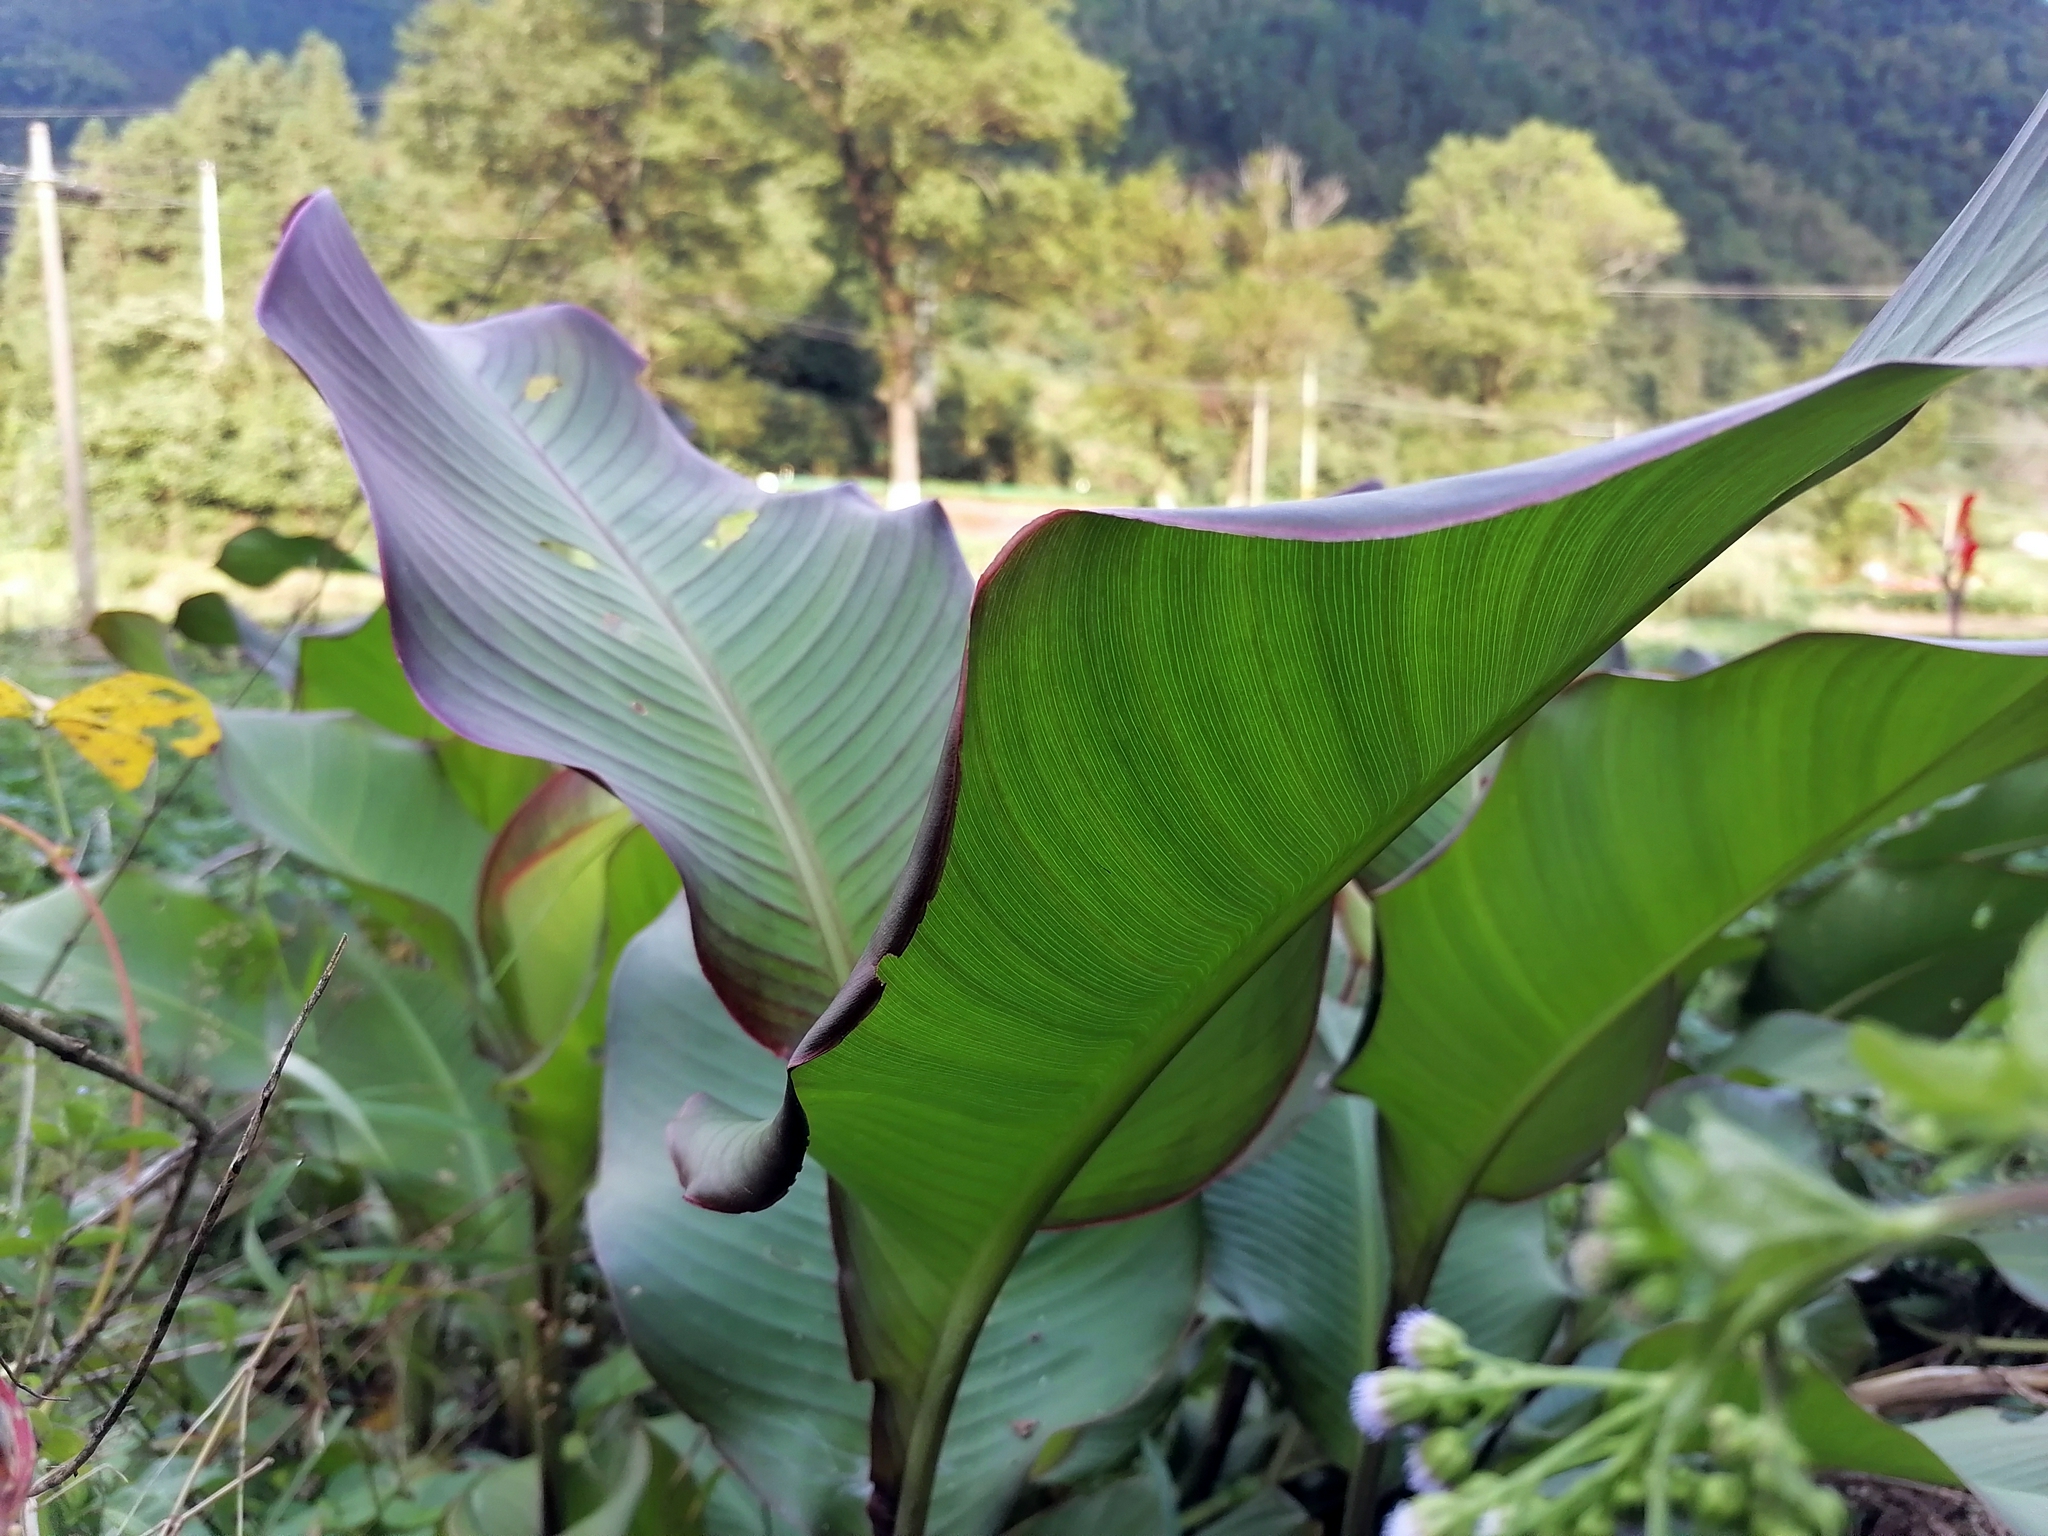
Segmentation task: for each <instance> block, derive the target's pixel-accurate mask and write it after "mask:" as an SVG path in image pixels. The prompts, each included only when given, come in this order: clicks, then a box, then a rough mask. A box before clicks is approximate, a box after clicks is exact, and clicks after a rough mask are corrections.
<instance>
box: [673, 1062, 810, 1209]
mask: <svg viewBox="0 0 2048 1536" xmlns="http://www.w3.org/2000/svg"><path fill="white" fill-rule="evenodd" d="M664 1139H665V1140H666V1141H667V1143H668V1155H669V1161H670V1162H672V1163H674V1164H675V1170H676V1177H677V1178H678V1179H679V1180H681V1181H682V1186H683V1198H684V1199H685V1200H687V1201H689V1202H690V1204H692V1205H701V1206H703V1207H704V1208H705V1209H706V1210H709V1211H724V1212H727V1213H728V1214H735V1215H737V1214H740V1213H743V1212H747V1211H765V1210H766V1209H768V1207H769V1206H771V1205H773V1204H775V1202H776V1201H778V1200H780V1199H781V1198H782V1197H783V1196H784V1195H786V1194H788V1193H789V1189H790V1186H791V1185H792V1184H794V1183H795V1182H796V1176H797V1174H798V1173H799V1172H801V1171H802V1169H803V1166H804V1151H805V1148H806V1147H808V1146H809V1144H810V1125H809V1122H807V1121H806V1120H805V1118H804V1111H803V1106H802V1105H800V1104H799V1103H797V1099H796V1094H795V1092H794V1091H793V1090H789V1089H785V1090H784V1093H783V1098H782V1108H781V1110H780V1111H778V1112H777V1113H776V1114H774V1115H772V1116H770V1117H769V1118H768V1119H766V1120H762V1119H759V1118H757V1117H756V1116H753V1115H744V1114H741V1113H740V1112H739V1111H738V1110H736V1109H734V1108H732V1107H731V1106H730V1105H728V1104H725V1103H722V1102H721V1101H719V1100H718V1099H715V1098H713V1097H712V1096H711V1095H710V1094H708V1093H693V1094H691V1095H690V1097H689V1098H687V1099H685V1100H684V1101H683V1107H682V1108H681V1109H679V1110H677V1111H676V1112H675V1116H674V1118H672V1119H671V1120H670V1121H669V1123H668V1129H667V1131H666V1132H665V1133H664Z"/></svg>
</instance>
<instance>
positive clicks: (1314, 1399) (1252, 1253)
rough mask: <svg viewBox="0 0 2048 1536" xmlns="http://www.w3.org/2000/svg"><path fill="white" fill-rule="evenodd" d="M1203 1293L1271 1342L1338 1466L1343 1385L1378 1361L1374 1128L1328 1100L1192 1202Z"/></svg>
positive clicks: (1363, 1109) (1294, 1400) (1380, 1302)
mask: <svg viewBox="0 0 2048 1536" xmlns="http://www.w3.org/2000/svg"><path fill="white" fill-rule="evenodd" d="M1202 1222H1203V1230H1204V1232H1205V1234H1206V1236H1207V1250H1208V1254H1207V1257H1208V1271H1209V1283H1210V1284H1212V1285H1214V1286H1215V1287H1216V1289H1217V1290H1219V1291H1221V1292H1222V1293H1223V1294H1224V1295H1225V1296H1226V1297H1228V1298H1229V1299H1230V1300H1231V1302H1232V1303H1233V1304H1234V1305H1235V1306H1236V1307H1237V1308H1238V1310H1239V1311H1240V1312H1242V1313H1243V1314H1244V1316H1245V1318H1246V1320H1247V1321H1249V1322H1250V1323H1251V1324H1252V1326H1253V1327H1255V1328H1257V1329H1258V1330H1259V1332H1260V1333H1262V1334H1263V1335H1265V1337H1266V1338H1267V1340H1268V1341H1270V1342H1271V1344H1272V1346H1273V1350H1274V1355H1275V1359H1276V1363H1277V1364H1278V1367H1279V1370H1280V1375H1281V1379H1282V1381H1283V1382H1284V1383H1285V1385H1286V1389H1287V1396H1288V1401H1289V1402H1290V1403H1291V1404H1292V1406H1293V1408H1294V1411H1295V1412H1296V1414H1298V1415H1299V1416H1300V1418H1301V1420H1302V1422H1303V1423H1305V1424H1307V1425H1308V1427H1309V1428H1310V1429H1311V1430H1312V1431H1313V1432H1314V1434H1315V1436H1316V1439H1317V1441H1318V1442H1319V1443H1320V1444H1321V1446H1322V1447H1323V1451H1324V1454H1325V1455H1327V1456H1329V1457H1330V1458H1331V1459H1332V1460H1333V1461H1337V1462H1339V1463H1342V1464H1347V1465H1348V1464H1349V1463H1350V1462H1351V1461H1352V1460H1353V1459H1354V1458H1355V1457H1356V1455H1357V1453H1358V1431H1357V1429H1356V1428H1355V1427H1354V1426H1353V1424H1352V1422H1351V1412H1350V1409H1349V1408H1348V1407H1347V1406H1346V1400H1347V1397H1348V1395H1349V1393H1350V1390H1351V1382H1352V1378H1354V1377H1355V1376H1357V1375H1358V1373H1359V1372H1360V1371H1366V1370H1370V1369H1372V1368H1373V1366H1374V1365H1376V1364H1377V1363H1378V1354H1379V1341H1380V1335H1381V1333H1382V1332H1383V1330H1384V1327H1385V1322H1386V1317H1385V1314H1386V1301H1387V1279H1388V1254H1387V1238H1386V1218H1385V1216H1384V1214H1383V1213H1382V1211H1381V1209H1380V1169H1379V1124H1378V1120H1377V1118H1376V1116H1375V1115H1374V1113H1373V1107H1372V1105H1371V1104H1370V1103H1368V1102H1367V1101H1366V1100H1364V1099H1358V1098H1353V1097H1350V1096H1349V1095H1343V1096H1339V1097H1338V1098H1336V1099H1333V1100H1331V1101H1330V1102H1329V1103H1327V1104H1325V1105H1324V1106H1323V1107H1322V1108H1321V1109H1320V1110H1318V1111H1317V1112H1316V1114H1315V1116H1314V1118H1313V1119H1311V1120H1310V1121H1309V1122H1308V1124H1307V1125H1305V1126H1303V1127H1302V1129H1301V1130H1300V1131H1299V1132H1298V1133H1297V1134H1296V1135H1295V1137H1294V1139H1293V1140H1292V1141H1290V1142H1289V1143H1288V1144H1287V1145H1286V1146H1284V1147H1282V1148H1281V1149H1280V1150H1279V1151H1278V1152H1276V1153H1274V1154H1273V1155H1272V1156H1270V1157H1267V1158H1264V1159H1262V1160H1260V1161H1259V1162H1256V1163H1253V1164H1251V1165H1250V1166H1249V1167H1246V1168H1243V1169H1240V1170H1239V1171H1237V1172H1236V1173H1233V1174H1231V1175H1230V1176H1229V1177H1228V1178H1226V1179H1222V1180H1219V1181H1218V1182H1217V1183H1216V1184H1214V1185H1213V1186H1211V1187H1210V1188H1209V1189H1207V1190H1205V1191H1204V1192H1203V1194H1202Z"/></svg>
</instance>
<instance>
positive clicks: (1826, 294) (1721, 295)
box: [1600, 283, 1898, 299]
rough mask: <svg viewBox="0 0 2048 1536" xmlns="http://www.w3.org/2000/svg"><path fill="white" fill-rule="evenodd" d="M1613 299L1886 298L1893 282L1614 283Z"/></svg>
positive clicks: (1604, 290)
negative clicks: (1877, 283)
mask: <svg viewBox="0 0 2048 1536" xmlns="http://www.w3.org/2000/svg"><path fill="white" fill-rule="evenodd" d="M1600 291H1601V292H1602V293H1604V294H1606V295H1607V296H1608V297H1610V298H1616V299H1888V298H1890V297H1891V296H1892V295H1893V294H1894V293H1896V292H1897V291H1898V289H1897V287H1896V285H1893V284H1886V285H1884V286H1882V287H1880V286H1877V285H1874V284H1869V283H1615V284H1612V285H1610V286H1608V287H1605V288H1602V289H1601V290H1600Z"/></svg>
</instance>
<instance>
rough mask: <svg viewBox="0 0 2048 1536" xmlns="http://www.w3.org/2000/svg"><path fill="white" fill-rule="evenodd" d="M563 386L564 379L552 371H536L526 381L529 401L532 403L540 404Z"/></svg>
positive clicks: (526, 392)
mask: <svg viewBox="0 0 2048 1536" xmlns="http://www.w3.org/2000/svg"><path fill="white" fill-rule="evenodd" d="M561 387H562V381H561V380H560V379H558V378H556V377H555V376H554V375H553V374H552V373H536V374H535V375H534V376H533V377H532V378H530V379H528V380H527V381H526V390H525V394H526V398H527V402H528V403H529V404H532V405H538V404H540V402H541V401H543V400H545V399H547V397H548V396H549V395H552V394H553V393H554V392H555V391H556V390H558V389H560V388H561Z"/></svg>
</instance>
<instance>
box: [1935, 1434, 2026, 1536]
mask: <svg viewBox="0 0 2048 1536" xmlns="http://www.w3.org/2000/svg"><path fill="white" fill-rule="evenodd" d="M1910 1429H1911V1432H1912V1433H1913V1434H1914V1435H1916V1436H1918V1437H1919V1438H1920V1440H1921V1441H1922V1442H1924V1443H1925V1444H1926V1445H1927V1447H1928V1448H1929V1449H1930V1450H1932V1451H1933V1452H1934V1453H1935V1454H1936V1455H1937V1456H1939V1457H1941V1459H1942V1460H1943V1461H1945V1462H1947V1463H1948V1464H1949V1466H1951V1467H1952V1468H1954V1469H1955V1471H1956V1474H1957V1475H1958V1476H1959V1477H1961V1478H1962V1480H1963V1482H1964V1483H1965V1484H1966V1485H1967V1486H1968V1488H1969V1490H1970V1491H1971V1492H1972V1493H1974V1494H1976V1495H1977V1497H1978V1498H1980V1499H1982V1500H1983V1501H1984V1502H1985V1503H1986V1504H1987V1505H1989V1506H1990V1508H1991V1512H1992V1513H1993V1514H1995V1515H1997V1516H1998V1518H1999V1519H2001V1520H2003V1521H2004V1522H2005V1523H2006V1524H2007V1525H2008V1526H2010V1527H2011V1528H2012V1536H2048V1419H2042V1418H2036V1419H2025V1420H2020V1421H2017V1422H2015V1421H2014V1420H2012V1419H2008V1418H2006V1417H2005V1416H2004V1415H2003V1414H2001V1413H1999V1412H1998V1410H1997V1409H1995V1408H1966V1409H1964V1410H1963V1411H1962V1412H1961V1413H1950V1414H1945V1415H1943V1416H1942V1417H1941V1418H1938V1419H1926V1420H1923V1421H1922V1422H1920V1423H1918V1424H1914V1425H1911V1426H1910Z"/></svg>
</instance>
